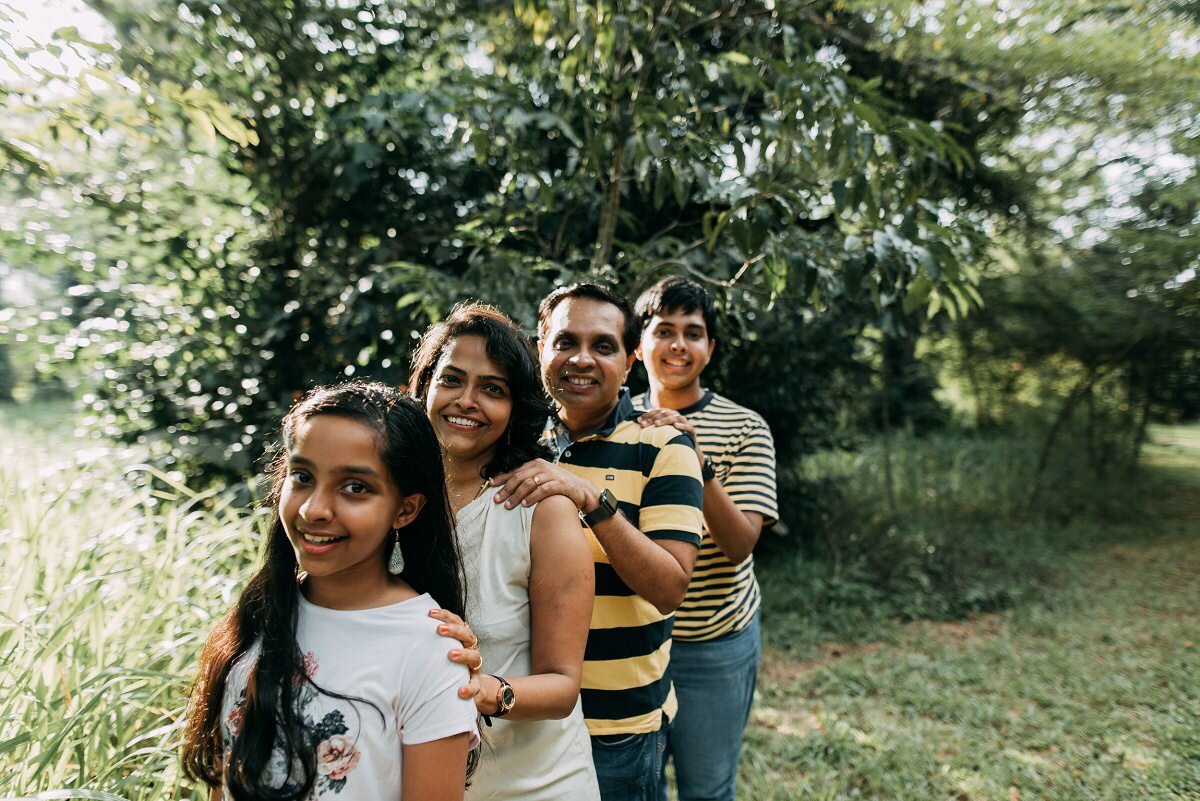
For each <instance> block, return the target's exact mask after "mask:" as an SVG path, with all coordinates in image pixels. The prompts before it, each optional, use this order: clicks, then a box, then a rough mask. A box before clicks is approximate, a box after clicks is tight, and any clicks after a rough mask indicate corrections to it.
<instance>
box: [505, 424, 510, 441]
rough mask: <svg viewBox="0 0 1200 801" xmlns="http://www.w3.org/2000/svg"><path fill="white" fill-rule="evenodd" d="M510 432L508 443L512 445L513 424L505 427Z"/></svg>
mask: <svg viewBox="0 0 1200 801" xmlns="http://www.w3.org/2000/svg"><path fill="white" fill-rule="evenodd" d="M505 430H506V431H507V432H508V444H509V445H512V426H509V427H508V428H507V429H505Z"/></svg>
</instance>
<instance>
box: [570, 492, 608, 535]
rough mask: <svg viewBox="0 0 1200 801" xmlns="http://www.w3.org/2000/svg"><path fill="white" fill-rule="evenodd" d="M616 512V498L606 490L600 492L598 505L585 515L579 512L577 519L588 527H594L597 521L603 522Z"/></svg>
mask: <svg viewBox="0 0 1200 801" xmlns="http://www.w3.org/2000/svg"><path fill="white" fill-rule="evenodd" d="M616 513H617V499H616V498H615V497H614V496H613V494H612V493H611V492H609V491H608V490H604V491H603V492H601V493H600V505H599V506H597V507H596V508H595V509H593V510H592V511H590V512H588V513H587V514H586V515H585V514H584V513H583V512H580V513H579V519H580V520H582V521H583V523H584V525H586V526H587V527H588V528H595V526H596V524H597V523H603V522H604V521H605V520H607V519H608V518H610V517H612V516H613V515H615V514H616Z"/></svg>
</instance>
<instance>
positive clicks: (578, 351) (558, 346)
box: [538, 298, 633, 419]
mask: <svg viewBox="0 0 1200 801" xmlns="http://www.w3.org/2000/svg"><path fill="white" fill-rule="evenodd" d="M624 328H625V316H624V315H623V314H622V313H621V310H620V309H619V308H617V307H616V306H614V305H612V304H611V303H606V302H604V301H602V300H596V299H594V298H567V299H565V300H563V301H562V302H561V303H559V304H558V305H557V306H556V307H555V308H554V311H553V312H551V313H550V316H549V317H547V318H546V321H545V324H544V325H543V328H542V332H541V334H542V338H541V340H540V341H539V342H538V352H539V356H540V359H541V365H542V380H543V381H544V382H545V384H546V391H547V392H549V393H550V397H551V398H553V399H554V401H555V402H556V403H558V404H559V405H561V406H562V407H563V408H564V410H565V411H566V412H567V413H568V414H570V415H571V416H572V417H575V418H580V419H583V418H592V417H604V416H606V415H607V414H608V412H609V411H611V410H612V407H613V406H614V405H615V404H616V402H617V395H618V393H619V392H620V390H621V385H622V384H624V383H625V377H626V376H628V375H629V368H630V367H631V366H632V365H633V354H631V353H626V352H625V347H624V345H622V343H621V333H622V332H623V331H624Z"/></svg>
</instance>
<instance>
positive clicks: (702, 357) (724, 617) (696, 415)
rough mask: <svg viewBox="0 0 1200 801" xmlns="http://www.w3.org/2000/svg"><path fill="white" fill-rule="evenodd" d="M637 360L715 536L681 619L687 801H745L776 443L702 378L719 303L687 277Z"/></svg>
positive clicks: (680, 760)
mask: <svg viewBox="0 0 1200 801" xmlns="http://www.w3.org/2000/svg"><path fill="white" fill-rule="evenodd" d="M637 312H638V316H639V318H640V319H641V324H642V336H641V341H640V343H639V344H638V347H637V351H636V355H637V358H639V359H641V360H642V362H644V363H645V365H646V373H647V374H648V375H649V377H650V390H649V392H647V393H645V394H644V395H640V396H638V397H637V398H635V399H634V404H635V405H636V406H638V407H639V408H644V409H649V410H650V411H648V412H647V413H646V414H644V415H642V416H641V417H640V418H639V419H638V422H639V423H641V424H642V425H647V426H659V425H662V426H671V427H673V428H674V429H675V430H678V431H682V432H685V433H687V434H690V435H691V436H692V437H693V439H694V440H695V442H696V456H697V457H698V458H699V461H700V464H701V465H702V466H703V467H702V470H703V473H702V475H703V479H704V536H703V538H702V540H701V543H700V555H699V557H698V559H697V561H696V567H695V570H694V572H693V574H692V581H691V586H690V587H689V588H688V593H687V597H686V598H685V599H684V601H683V604H682V606H680V607H679V612H678V614H677V615H676V618H675V629H674V635H673V637H674V640H675V645H674V649H673V651H672V653H671V678H672V680H673V682H674V684H675V691H676V693H677V694H678V697H679V713H678V715H677V717H676V719H675V721H674V723H673V724H672V726H671V730H670V732H669V733H668V757H669V758H670V759H673V760H674V761H675V778H676V784H677V786H678V790H679V799H680V801H699V799H715V800H719V801H733V799H734V794H735V787H736V782H737V770H738V756H739V754H740V753H741V747H742V732H743V731H744V729H745V727H746V720H747V718H748V717H749V715H750V704H751V702H752V701H753V699H754V686H755V679H756V677H757V675H758V663H759V656H760V653H761V652H760V646H759V625H758V617H759V616H758V608H759V590H758V582H757V581H756V580H755V578H754V558H753V557H752V556H751V552H752V551H753V550H754V545H755V543H757V542H758V537H759V534H760V533H761V532H762V529H763V527H764V526H769V525H771V524H773V523H774V522H775V520H776V518H777V517H778V514H779V512H778V508H777V506H776V500H775V443H774V441H773V440H772V439H771V431H770V429H769V428H767V424H766V422H765V421H764V420H763V419H762V417H760V416H759V415H758V414H756V413H754V412H752V411H750V410H749V409H747V408H745V407H743V406H739V405H738V404H736V403H734V402H733V401H731V400H729V399H728V398H724V397H722V396H720V395H718V394H716V393H715V392H713V391H711V390H706V389H704V388H703V387H702V386H701V384H700V377H701V375H702V374H703V373H704V368H705V367H707V366H708V363H709V361H710V360H711V359H712V355H713V350H714V348H715V347H716V344H717V315H716V311H715V309H714V308H713V303H712V299H711V298H710V297H709V296H708V293H707V292H705V291H704V289H703V288H701V287H700V286H699V285H697V284H695V283H693V282H691V281H688V280H687V279H684V278H679V277H671V278H664V279H663V280H662V281H659V282H658V283H657V284H655V285H654V286H653V287H651V288H650V289H648V290H646V291H645V292H644V293H642V296H641V297H639V298H638V301H637Z"/></svg>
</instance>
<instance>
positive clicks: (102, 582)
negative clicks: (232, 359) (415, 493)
mask: <svg viewBox="0 0 1200 801" xmlns="http://www.w3.org/2000/svg"><path fill="white" fill-rule="evenodd" d="M67 417H68V410H67V409H66V408H65V407H54V406H50V407H40V408H30V407H23V408H21V409H12V408H5V407H2V406H0V501H2V502H0V546H2V547H0V798H6V797H13V796H33V795H35V794H38V793H46V792H54V791H62V790H68V789H69V792H68V793H67V794H56V795H53V797H55V798H69V797H78V798H82V797H88V798H95V799H106V800H107V801H112V800H113V799H116V800H117V801H119V799H135V800H136V801H160V800H161V799H167V798H172V799H181V798H189V797H194V798H199V797H201V796H200V794H199V793H195V794H193V791H192V788H190V786H189V785H188V784H187V783H186V782H184V781H183V780H182V777H181V776H180V775H179V763H178V759H177V757H176V750H177V738H178V724H179V722H180V720H181V716H182V714H183V708H184V694H185V691H186V688H187V683H188V680H189V678H190V676H191V673H192V670H193V669H194V662H195V657H196V653H197V650H198V648H199V646H200V643H201V641H202V639H203V637H204V636H205V634H206V633H207V631H208V629H209V628H210V626H211V625H212V622H213V619H214V616H215V615H217V614H219V613H220V612H222V611H223V610H225V609H227V608H228V607H229V605H230V603H231V601H232V597H233V594H234V593H235V591H236V589H237V588H238V587H239V586H240V584H241V582H242V581H243V580H244V578H245V576H246V575H247V573H248V570H249V567H250V565H251V564H252V562H253V560H254V551H255V550H256V543H257V541H258V539H259V537H258V536H257V535H256V534H255V531H254V528H255V526H254V522H253V521H252V520H248V519H246V517H245V516H244V515H242V514H241V513H240V512H239V511H238V510H236V509H233V508H230V507H229V506H228V505H227V504H225V503H223V502H222V500H221V499H220V498H219V497H218V496H215V495H212V494H195V493H192V492H189V491H188V490H187V489H186V488H184V487H182V486H179V485H178V484H177V483H176V478H175V477H172V476H169V475H161V474H159V475H157V476H155V477H154V479H153V480H152V481H150V480H147V478H148V477H150V476H152V475H153V474H152V471H150V470H149V468H146V467H144V466H143V467H138V466H136V462H137V460H138V452H137V451H136V450H134V449H122V448H116V447H114V446H112V445H111V444H107V443H103V442H99V441H91V442H80V441H78V440H75V439H74V438H73V437H72V436H71V434H70V430H69V426H64V420H65V419H66V418H67ZM1156 436H1157V439H1158V442H1159V443H1160V444H1158V445H1157V446H1155V448H1154V449H1153V450H1152V452H1151V459H1150V463H1149V465H1148V467H1147V469H1146V471H1145V472H1144V475H1143V476H1142V478H1141V479H1140V480H1139V482H1138V483H1137V484H1136V486H1134V485H1131V487H1130V489H1129V492H1128V493H1126V494H1121V493H1117V492H1111V493H1110V492H1108V490H1107V489H1106V488H1101V489H1099V490H1096V491H1095V492H1093V494H1092V496H1088V495H1086V493H1084V492H1083V491H1082V489H1081V485H1080V484H1079V483H1078V482H1079V481H1080V479H1079V477H1078V476H1075V477H1074V479H1073V480H1074V481H1076V483H1075V484H1061V483H1060V484H1056V485H1055V486H1056V487H1058V489H1056V490H1055V492H1054V493H1052V494H1047V500H1048V502H1050V503H1051V504H1053V505H1057V504H1058V503H1059V502H1060V500H1061V499H1066V501H1064V503H1070V504H1072V505H1073V506H1074V507H1077V508H1085V507H1088V508H1090V507H1093V506H1105V507H1106V509H1105V511H1104V514H1103V515H1100V516H1099V517H1095V518H1089V517H1088V516H1087V515H1085V514H1082V513H1075V512H1072V513H1071V514H1070V515H1068V516H1066V517H1063V518H1062V519H1061V521H1060V518H1059V517H1056V516H1055V515H1054V514H1051V515H1043V516H1042V517H1040V518H1038V519H1036V520H1031V521H1030V522H1027V523H1022V524H1019V525H1016V524H1013V523H1012V522H1010V520H1008V519H1006V518H1005V517H1004V516H1003V515H997V516H996V519H990V517H989V515H990V511H989V510H995V509H996V508H999V507H1003V508H1004V509H1007V510H1009V511H1008V512H1006V513H1005V514H1011V513H1012V512H1011V510H1012V509H1014V508H1015V507H1016V504H1015V501H1014V499H1016V498H1018V497H1019V492H1018V490H1019V488H1020V486H1021V482H1020V478H1021V476H1022V475H1023V474H1024V473H1023V470H1024V468H1023V467H1022V462H1021V461H1020V460H1019V459H1017V458H1016V457H1017V456H1018V455H1020V454H1024V453H1025V452H1026V451H1027V450H1028V449H1025V448H1021V447H1018V446H1016V445H1014V444H1013V443H1012V442H989V441H976V442H973V443H971V442H967V443H966V444H965V446H964V447H960V446H961V445H963V442H962V441H961V438H960V439H956V440H947V441H945V442H937V441H930V442H925V443H918V442H913V443H906V444H905V445H904V450H903V452H902V453H898V455H897V458H898V463H899V464H901V465H902V466H903V467H904V470H903V476H904V477H905V478H904V480H905V481H909V482H910V483H911V486H908V485H906V484H901V486H900V490H901V492H902V493H903V495H902V497H904V498H906V499H908V500H906V502H905V508H906V509H909V510H913V509H914V508H915V507H916V506H917V500H919V499H923V498H925V499H929V491H928V488H927V487H928V486H930V485H932V486H937V487H940V488H941V490H940V492H941V495H940V497H945V496H947V495H949V496H951V501H952V502H951V503H948V504H946V505H944V506H943V505H938V504H935V503H934V499H929V500H928V503H927V508H925V509H921V510H917V511H918V513H914V514H913V515H911V516H910V518H909V519H908V520H906V521H899V524H898V525H901V527H900V528H899V529H898V532H899V533H898V534H897V536H896V537H895V538H892V537H891V535H890V531H891V529H890V528H888V525H889V523H888V522H887V521H886V520H885V521H884V526H883V529H882V530H883V534H882V535H881V536H882V539H881V540H880V542H883V543H884V544H885V546H886V545H887V543H889V542H892V541H893V540H894V541H895V542H896V543H897V546H899V545H900V544H903V545H904V547H905V548H908V549H909V550H902V549H898V550H896V551H895V555H896V559H899V558H901V557H903V558H905V559H908V560H909V562H911V563H912V564H913V565H915V566H916V567H917V568H919V570H916V571H915V572H913V574H912V575H913V577H914V579H913V580H914V581H917V580H919V579H922V580H923V579H926V578H928V577H929V576H934V577H935V578H936V577H938V576H943V577H945V576H949V577H950V578H949V579H944V580H945V581H951V579H953V581H959V580H969V583H968V585H966V586H965V589H966V590H967V592H964V591H963V590H964V587H963V586H958V585H955V587H953V588H952V589H953V590H954V595H953V597H956V598H967V599H970V598H972V597H978V598H980V599H982V600H983V601H984V602H988V603H990V602H991V601H990V599H993V598H999V599H1000V600H1001V601H1003V604H1004V608H1005V610H1006V611H1003V612H1001V613H993V614H980V615H977V616H975V617H973V618H972V619H969V620H965V621H964V620H961V619H960V620H958V621H956V622H940V623H934V622H928V620H925V621H922V622H915V623H907V624H900V623H897V622H895V621H893V620H892V618H891V616H892V615H896V614H906V613H908V612H909V610H913V611H912V616H917V617H920V616H921V615H923V614H926V613H927V610H930V609H933V610H934V612H935V613H936V612H937V610H939V609H942V610H945V613H944V614H943V615H942V616H943V617H948V616H949V615H951V614H953V613H954V609H956V608H958V607H950V606H944V607H931V606H928V605H927V604H923V603H917V602H915V601H914V603H913V604H912V605H906V604H900V605H897V604H896V603H895V598H896V597H897V591H896V588H901V589H904V588H906V587H909V584H906V583H905V582H904V581H896V580H893V583H892V584H891V585H888V588H887V591H886V592H881V591H879V588H878V587H876V588H874V589H876V592H875V594H874V595H870V593H869V591H870V590H871V589H872V587H871V585H870V583H869V582H870V581H871V576H874V575H877V573H872V572H871V571H867V572H865V573H861V574H858V575H854V576H849V577H848V578H847V577H843V578H842V579H838V580H834V581H830V582H829V583H828V585H827V588H826V589H825V590H823V591H822V593H821V594H814V593H808V594H807V595H805V594H804V593H797V594H794V595H792V594H789V592H791V591H792V590H795V589H796V588H797V586H798V585H806V584H807V583H808V582H810V581H811V580H813V579H815V578H818V577H820V575H821V570H822V569H823V568H822V567H821V566H813V565H809V566H807V567H806V568H805V566H804V565H797V564H795V563H792V562H788V561H779V562H777V563H775V564H773V565H769V566H765V568H764V570H763V579H764V581H763V585H764V594H765V605H764V608H765V609H766V613H765V615H764V629H765V632H766V637H765V639H766V643H767V653H766V658H765V664H764V667H763V671H762V676H761V681H760V696H759V699H758V703H757V705H756V708H755V711H754V717H753V720H752V723H751V726H750V729H749V732H748V735H747V742H746V748H745V752H744V759H743V770H742V786H741V793H740V797H741V798H743V799H755V800H756V801H757V800H758V799H799V798H802V799H854V798H868V799H921V800H922V801H923V800H924V799H954V800H959V801H967V800H975V799H978V800H979V801H983V799H989V800H990V799H996V800H998V801H1013V799H1014V798H1015V799H1035V798H1036V799H1056V800H1057V799H1131V798H1156V799H1200V679H1198V678H1197V677H1198V676H1200V660H1198V658H1197V651H1198V650H1200V643H1198V642H1197V641H1200V630H1198V627H1197V622H1198V621H1200V591H1198V589H1197V588H1198V586H1200V547H1198V546H1200V542H1198V540H1200V427H1192V428H1186V429H1181V428H1174V429H1169V430H1160V431H1158V432H1156ZM971 448H974V449H975V450H970V449H971ZM1022 458H1027V456H1026V457H1022ZM857 461H858V462H859V463H860V464H859V467H862V468H867V469H873V465H874V461H873V460H872V458H871V455H870V453H866V454H864V455H863V456H862V457H861V458H858V459H857ZM989 465H990V466H989ZM1006 465H1007V466H1006ZM970 470H975V471H976V472H974V473H971V472H968V471H970ZM1068 472H1070V471H1068ZM859 475H860V476H861V471H860V473H859ZM914 476H921V477H922V481H924V482H926V483H925V484H918V483H917V482H916V481H915V479H911V477H914ZM867 478H868V479H869V478H870V477H869V476H868V477H867ZM870 483H871V482H870V481H869V480H866V479H864V483H863V484H862V485H861V487H856V486H852V487H851V489H853V490H854V491H855V494H854V497H855V498H856V499H858V500H859V501H860V502H861V499H862V498H863V497H864V496H862V495H860V494H857V493H858V491H859V490H860V489H862V490H863V491H866V488H867V487H869V485H870ZM1006 487H1007V489H1006ZM1064 487H1065V488H1066V489H1063V488H1064ZM1126 497H1130V498H1133V499H1135V501H1130V502H1129V503H1128V504H1126V502H1125V500H1124V499H1125V498H1126ZM1098 501H1103V503H1099V502H1098ZM867 505H870V504H867ZM875 505H878V504H875ZM1126 505H1127V506H1128V508H1125V506H1126ZM868 512H869V510H868ZM1068 518H1069V519H1068ZM863 519H864V520H865V521H866V522H868V523H869V522H871V521H872V520H873V517H872V514H865V516H864V517H863ZM1097 521H1102V522H1097ZM903 525H908V526H910V527H915V528H911V529H904V528H903ZM957 532H961V533H962V536H961V537H958V536H957ZM918 535H919V537H918ZM914 537H918V538H916V539H914ZM956 539H958V540H961V541H962V542H963V543H968V544H970V548H967V549H966V550H964V551H963V552H962V553H958V554H952V557H953V558H943V557H941V556H940V555H941V554H943V553H944V552H945V551H947V550H951V549H953V547H954V546H955V541H956ZM992 540H995V541H996V542H997V547H996V548H995V549H994V550H993V549H991V548H990V545H989V544H990V543H991V541H992ZM914 542H915V543H917V544H918V545H919V546H920V547H919V549H918V551H919V553H926V552H927V551H928V549H931V548H932V549H933V550H932V551H929V552H930V553H931V554H933V555H935V556H938V559H937V560H935V561H932V562H920V563H918V562H916V561H913V558H912V556H913V555H912V553H911V546H912V545H913V543H914ZM1048 542H1050V544H1047V543H1048ZM981 543H983V544H984V545H989V547H982V548H981V547H979V546H980V544H981ZM1025 543H1028V547H1029V551H1030V554H1031V556H1030V558H1029V560H1028V566H1029V569H1030V571H1036V576H1032V573H1031V576H1032V580H1030V581H1028V582H1024V583H1027V584H1029V585H1030V586H1031V587H1033V588H1034V589H1035V591H1034V592H1030V593H1023V592H1020V591H1018V590H1017V589H1011V588H1019V585H1021V584H1022V582H1021V581H1019V580H1018V578H1019V577H1014V575H1013V573H1014V565H1015V566H1017V568H1016V569H1017V570H1020V569H1023V567H1022V566H1023V565H1025V564H1026V562H1022V561H1020V560H1019V559H1018V560H1016V561H1014V550H1018V551H1019V550H1021V549H1023V548H1024V547H1025ZM1001 546H1002V547H1001ZM889 559H892V557H890V556H889ZM893 561H895V559H893ZM993 563H994V565H995V566H996V568H995V572H996V575H995V576H994V577H993V579H989V580H988V581H986V582H984V583H982V584H980V586H981V587H982V590H980V591H978V592H975V591H974V590H971V586H973V585H972V584H970V582H976V581H977V580H978V577H979V575H980V570H981V569H983V568H986V567H987V566H988V565H989V564H993ZM1048 565H1049V567H1051V568H1052V569H1050V570H1048V569H1047V567H1048ZM878 567H879V566H875V567H873V568H872V570H877V569H878ZM801 568H805V569H807V571H808V572H806V573H802V572H798V571H799V570H800V569H801ZM939 570H940V571H941V572H940V573H939V572H938V571H939ZM847 571H849V567H847ZM902 578H903V577H902ZM952 583H953V582H952ZM912 586H913V587H916V589H915V590H914V589H912V588H911V587H909V589H907V590H904V591H905V592H911V593H913V597H914V598H915V597H916V594H918V593H919V592H920V586H919V581H917V584H915V585H912ZM997 587H998V588H1000V590H1003V591H1002V592H1001V591H997V590H994V589H990V588H997ZM801 588H802V587H801ZM838 592H841V593H843V595H853V594H855V593H859V592H866V593H868V595H869V597H868V598H867V599H866V601H865V602H862V603H859V604H857V605H855V604H854V603H852V601H853V600H854V599H853V598H844V597H840V596H836V593H838ZM971 593H974V595H972V594H971ZM804 599H816V600H820V601H821V602H822V603H824V604H825V606H823V607H820V608H821V609H822V610H830V609H832V610H835V612H834V613H833V614H830V613H828V612H826V611H822V612H821V613H820V615H817V616H815V615H814V614H813V613H812V612H811V611H807V612H806V610H805V609H804V608H803V606H802V603H801V602H802V601H803V600H804ZM980 608H985V609H986V608H1000V606H999V605H996V606H990V607H989V606H981V607H980ZM820 616H824V617H826V618H834V617H836V620H832V619H819V618H820ZM43 797H46V798H49V797H51V796H43Z"/></svg>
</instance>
